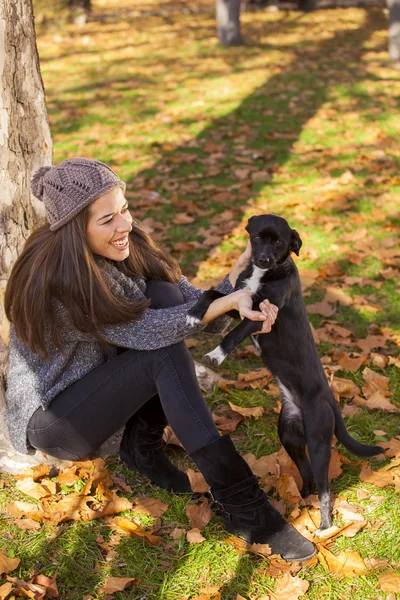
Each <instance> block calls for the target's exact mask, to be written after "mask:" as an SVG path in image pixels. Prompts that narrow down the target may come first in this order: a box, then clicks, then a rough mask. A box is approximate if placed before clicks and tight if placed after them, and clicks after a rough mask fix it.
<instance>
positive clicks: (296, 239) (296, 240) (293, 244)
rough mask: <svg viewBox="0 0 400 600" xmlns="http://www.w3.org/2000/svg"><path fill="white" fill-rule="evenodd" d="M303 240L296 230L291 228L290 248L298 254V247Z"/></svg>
mask: <svg viewBox="0 0 400 600" xmlns="http://www.w3.org/2000/svg"><path fill="white" fill-rule="evenodd" d="M302 245H303V242H302V241H301V238H300V236H299V234H298V233H297V231H296V230H295V229H292V237H291V239H290V250H291V251H292V252H294V253H295V254H297V256H299V252H300V248H301V247H302Z"/></svg>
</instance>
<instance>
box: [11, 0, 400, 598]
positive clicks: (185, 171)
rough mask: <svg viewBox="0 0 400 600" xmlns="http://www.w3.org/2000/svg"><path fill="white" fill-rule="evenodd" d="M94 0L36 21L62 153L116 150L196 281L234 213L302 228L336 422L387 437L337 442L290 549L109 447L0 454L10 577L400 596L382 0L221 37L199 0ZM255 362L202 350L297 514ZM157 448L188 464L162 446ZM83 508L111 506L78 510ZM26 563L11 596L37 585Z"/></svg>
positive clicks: (397, 379) (394, 297) (91, 592)
mask: <svg viewBox="0 0 400 600" xmlns="http://www.w3.org/2000/svg"><path fill="white" fill-rule="evenodd" d="M94 5H95V10H94V17H95V18H94V19H92V20H91V21H89V22H88V23H87V25H86V26H85V27H84V28H82V29H77V28H74V27H72V26H68V27H66V28H65V29H63V30H60V31H59V30H48V31H42V32H40V33H39V34H38V40H37V42H38V49H39V55H40V60H41V70H42V76H43V80H44V85H45V88H46V100H47V107H48V114H49V120H50V127H51V131H52V135H53V139H54V161H55V163H58V162H60V161H61V160H62V159H65V158H68V157H72V156H86V157H94V158H97V159H99V160H102V161H104V162H106V163H108V164H110V165H111V166H112V167H113V168H114V169H115V170H116V171H117V172H118V173H119V175H120V176H121V178H123V179H124V180H125V181H126V182H127V198H128V200H129V202H130V206H131V209H132V213H133V214H134V216H135V217H136V218H138V219H140V220H141V221H142V222H143V223H144V224H145V226H146V227H147V228H148V229H149V231H151V232H152V235H154V237H155V238H156V239H158V240H159V241H160V243H162V244H163V245H164V246H165V247H166V248H168V249H169V250H170V251H171V252H172V253H173V255H174V256H175V257H176V258H177V259H178V260H179V263H180V265H181V268H182V271H183V273H184V274H185V275H187V276H188V277H189V278H190V279H192V280H193V282H194V283H195V284H196V285H198V286H203V287H207V286H209V285H212V284H215V283H216V282H218V281H220V280H221V279H222V277H223V276H224V275H225V274H226V273H227V272H228V271H229V268H230V267H231V266H232V264H233V262H234V261H235V259H236V258H237V257H238V256H239V254H240V253H241V252H242V251H243V249H244V247H245V244H246V233H245V231H244V226H245V224H246V222H247V219H248V218H249V216H251V215H254V214H260V213H264V212H274V213H276V214H280V215H282V216H284V217H286V218H287V219H288V220H289V222H290V224H291V225H292V227H294V228H296V229H297V230H298V231H299V233H300V235H301V237H302V239H303V248H302V250H301V252H300V257H299V258H297V259H296V260H297V264H298V267H299V269H300V272H301V276H302V282H303V288H304V295H305V300H306V303H307V305H308V307H309V316H310V321H311V323H312V325H313V327H314V333H315V338H316V340H317V342H318V348H319V352H320V355H321V358H322V359H323V362H324V365H325V368H326V372H327V376H328V377H329V379H330V382H331V385H332V388H333V390H334V392H335V394H336V396H337V399H338V402H340V405H341V407H342V410H343V413H344V415H345V419H346V423H347V426H348V428H349V430H350V432H351V434H352V435H353V436H354V437H356V438H357V439H359V440H362V441H365V442H367V443H372V444H375V443H379V444H382V445H385V444H386V445H387V447H388V448H389V453H388V455H389V456H388V458H387V459H386V460H385V461H383V462H382V461H380V462H378V461H377V460H375V459H374V460H373V461H371V465H372V469H369V467H368V465H365V464H361V462H360V461H359V460H358V459H357V458H355V457H354V456H351V455H350V454H349V453H348V452H347V451H345V450H344V449H343V448H342V447H340V446H337V447H336V448H335V449H334V450H333V456H334V459H335V464H334V465H332V476H333V480H332V491H333V493H334V495H335V515H334V521H335V525H336V529H335V531H334V532H333V533H332V537H331V538H329V539H327V540H323V541H322V542H321V543H320V546H319V554H318V559H316V560H314V561H311V563H310V564H307V565H304V566H302V567H301V568H300V570H299V569H298V568H296V567H294V566H292V567H290V569H289V567H285V565H282V564H281V563H280V562H279V561H276V560H272V559H268V557H265V556H263V555H262V552H261V555H260V552H258V553H257V552H254V549H253V552H247V553H246V552H244V551H243V549H241V548H240V547H238V544H237V543H235V540H232V539H229V536H228V535H227V534H225V533H224V532H223V530H222V528H221V525H220V522H219V521H218V519H217V518H213V519H212V520H211V521H210V522H209V523H208V524H207V525H205V524H204V523H205V522H206V521H207V518H206V517H204V513H206V514H207V511H206V509H205V507H204V506H200V507H197V508H196V504H195V503H193V501H191V500H190V498H189V497H187V496H184V497H177V496H173V495H171V494H169V493H167V492H164V491H163V490H159V489H157V488H156V487H155V486H152V485H150V484H149V483H148V482H147V481H146V480H145V479H144V478H143V477H141V476H138V475H136V474H134V473H132V472H130V471H129V470H127V469H126V468H124V467H123V466H122V465H121V464H120V462H119V460H118V458H117V457H115V456H114V457H109V458H106V463H105V464H104V465H103V464H102V463H101V462H99V461H97V462H96V463H88V464H86V465H84V466H81V467H78V466H75V467H73V469H72V470H70V471H67V472H66V473H64V474H57V473H56V472H53V473H50V474H49V473H46V472H44V471H43V473H41V474H36V479H37V481H36V483H35V484H33V477H26V478H25V479H19V480H17V479H15V478H14V477H12V476H4V477H3V479H2V483H1V488H0V502H1V508H2V510H3V512H2V513H1V515H0V527H1V531H2V535H1V537H2V542H1V548H2V549H4V550H5V551H6V555H4V554H3V555H1V556H3V558H2V559H1V557H0V566H2V567H3V570H4V571H7V570H8V571H9V577H12V578H14V581H10V582H9V583H10V585H12V586H14V588H15V587H17V588H18V586H20V587H21V585H22V584H21V582H22V581H25V582H32V579H33V578H34V577H35V576H38V575H42V576H45V577H47V578H50V579H43V578H42V579H40V577H39V579H37V580H36V585H41V584H42V586H43V587H44V588H46V587H47V594H50V595H48V596H46V597H51V593H52V592H51V591H49V589H50V588H52V589H53V596H54V593H55V592H54V583H53V584H52V583H51V578H54V581H56V582H57V585H58V590H59V597H60V598H62V600H83V599H84V598H86V599H87V600H89V599H91V598H93V599H97V598H102V597H109V598H116V599H118V600H123V599H125V598H132V599H133V598H135V599H139V598H141V599H144V598H146V599H149V600H157V599H163V600H180V599H182V600H183V599H188V600H189V599H191V600H194V599H195V598H197V599H202V600H207V598H215V599H218V598H222V599H223V600H240V599H241V598H245V599H248V600H261V599H263V600H267V598H268V597H269V598H271V599H272V598H282V599H283V598H285V600H293V599H295V598H298V597H299V596H301V594H304V597H305V598H309V599H310V600H311V599H313V600H314V599H315V600H316V599H319V600H320V599H329V600H342V599H346V600H347V599H348V598H350V597H352V598H354V600H377V599H378V598H379V599H382V600H383V599H388V600H389V599H390V600H394V598H395V597H396V594H397V592H400V587H399V580H400V545H399V543H398V540H399V539H400V510H399V506H400V503H399V491H400V477H399V469H398V465H399V462H400V460H399V457H400V449H399V447H400V441H399V440H398V439H397V440H396V437H395V436H396V435H398V434H399V431H400V402H399V400H400V397H399V392H400V376H399V364H400V362H399V358H398V346H399V344H400V329H399V318H398V315H399V301H398V297H399V279H398V275H399V265H400V256H399V245H398V240H397V239H396V235H397V228H398V225H399V214H398V211H399V194H400V176H399V162H400V146H399V143H398V140H399V134H400V121H399V117H398V106H399V96H400V74H399V73H398V72H397V71H395V70H393V69H392V68H391V67H390V65H389V64H388V60H387V51H386V45H387V22H386V18H385V16H384V13H383V11H382V9H381V8H369V9H365V8H348V9H335V10H319V11H317V12H315V13H313V14H307V15H304V14H301V13H299V12H296V11H289V12H288V11H281V12H268V11H257V12H246V13H244V14H243V17H242V27H243V35H244V38H245V45H244V46H242V47H237V48H221V47H218V46H217V45H216V40H215V23H214V19H213V15H212V7H211V6H210V5H209V4H208V3H207V2H203V3H201V4H197V5H196V11H193V12H190V11H189V12H188V11H187V10H186V8H187V7H186V8H185V5H184V4H183V3H180V4H174V5H173V6H172V5H171V4H170V3H165V4H160V3H158V2H157V4H156V5H155V4H154V5H153V4H151V3H147V4H142V5H140V7H138V8H137V10H135V12H134V14H132V12H129V10H130V9H131V3H128V2H117V1H116V0H107V2H105V1H102V0H98V1H96V0H95V2H94ZM218 339H219V338H218V337H211V336H207V335H205V334H202V335H198V336H196V337H195V338H194V340H190V341H189V342H188V345H189V346H190V347H191V352H192V353H193V357H194V358H195V359H196V360H200V361H201V357H202V355H203V354H204V353H205V351H209V350H211V349H212V348H213V347H214V346H215V345H216V344H217V342H218ZM261 367H262V365H261V364H260V359H259V357H258V356H257V355H255V354H254V352H253V351H252V349H251V347H250V346H249V345H248V344H246V343H244V344H242V346H241V347H240V348H239V349H238V350H237V351H236V352H235V353H234V354H233V355H232V356H231V357H229V359H228V360H226V361H225V362H224V363H223V365H221V366H220V367H218V368H217V369H216V371H217V372H218V374H219V376H220V379H221V382H220V384H219V385H218V387H216V388H215V390H214V391H213V392H209V393H207V394H206V398H207V401H208V402H209V405H210V408H211V409H212V411H213V413H215V414H216V415H217V417H216V418H217V419H218V422H219V424H220V427H221V430H224V429H223V428H225V431H227V430H229V429H230V430H231V435H232V437H233V439H234V441H235V444H236V445H237V447H238V449H239V450H240V451H241V453H242V454H243V455H247V456H248V460H249V461H251V462H252V464H253V465H255V468H257V469H258V471H257V474H259V475H260V477H261V482H262V484H263V485H264V487H265V489H267V490H268V491H269V494H270V496H271V498H273V499H274V500H275V502H276V503H277V506H279V508H280V510H282V512H284V513H285V515H286V517H287V518H291V520H292V521H294V522H295V523H296V524H297V526H298V527H299V528H300V529H301V530H302V531H303V532H304V533H306V534H307V535H309V536H312V532H313V531H314V530H315V529H316V527H317V524H316V523H317V519H318V512H317V510H316V509H315V499H312V500H311V504H309V505H307V506H306V505H305V503H304V502H303V501H302V500H300V499H299V497H298V489H297V487H296V483H297V484H298V485H300V482H299V481H298V478H297V475H296V473H295V471H294V470H293V469H292V468H291V466H290V465H288V464H287V461H285V459H284V457H283V456H282V453H280V454H274V453H277V452H278V451H279V449H280V444H279V440H278V437H277V428H276V421H277V412H279V397H278V395H277V389H276V387H275V386H274V384H273V383H272V382H271V381H270V379H269V377H268V375H267V374H265V372H263V371H257V370H258V369H260V368H261ZM249 374H250V375H249ZM229 402H231V403H233V404H234V405H236V409H235V410H234V411H232V409H231V407H229V404H228V403H229ZM238 407H239V408H238ZM259 407H261V409H260V408H259ZM241 409H255V410H253V411H250V413H248V411H247V413H248V414H250V415H251V414H252V413H254V414H255V416H248V414H247V416H244V417H243V415H239V413H238V410H239V411H240V410H241ZM242 412H243V410H242ZM244 412H245V413H246V410H245V411H244ZM260 413H263V414H261V416H260ZM238 415H239V416H238ZM240 418H241V419H242V420H241V421H240ZM239 421H240V422H239ZM169 452H170V455H171V457H172V458H173V460H174V461H176V462H177V463H178V464H180V465H181V466H182V467H183V468H189V467H191V468H193V464H192V463H190V461H189V459H188V458H187V456H186V455H185V453H184V452H183V451H182V450H181V449H179V448H178V447H177V446H173V445H171V446H169ZM268 455H272V458H271V460H269V461H268V460H266V459H263V460H262V461H259V462H258V463H257V461H256V459H260V458H261V457H265V456H268ZM106 470H108V472H109V474H110V477H111V479H110V478H109V477H108V476H107V473H106ZM99 473H102V475H99ZM31 475H32V474H31ZM93 476H95V477H94V480H93ZM96 478H97V479H96ZM101 482H103V484H102V487H101V485H100V483H101ZM37 486H39V488H40V486H41V490H42V491H40V489H39V488H38V487H37ZM99 486H100V487H99ZM112 486H114V489H115V490H117V491H115V492H114V493H112V492H110V491H109V488H110V487H112ZM43 490H44V491H43ZM32 494H33V495H34V497H36V498H40V497H42V500H41V501H39V500H38V499H36V500H35V499H33V498H32ZM35 494H36V496H35ZM71 494H75V496H72V495H71ZM90 494H91V496H89V495H90ZM116 497H118V498H119V500H116ZM74 498H75V500H74ZM76 498H78V500H76ZM88 498H91V499H88ZM143 498H147V499H149V498H151V499H153V500H155V501H156V502H153V503H151V502H150V504H149V501H148V500H147V501H144V500H143ZM110 500H111V501H114V505H115V504H117V505H118V506H119V508H118V510H117V509H116V510H117V512H119V510H122V509H125V510H123V512H119V516H118V517H116V516H114V515H113V514H112V513H113V509H111V508H110V509H109V513H110V514H108V516H107V511H106V510H105V509H104V507H105V506H107V503H109V502H110ZM313 500H314V501H313ZM61 501H63V502H64V505H63V506H64V508H61V505H60V504H58V502H61ZM15 502H17V503H18V502H29V503H30V504H33V503H37V505H38V506H41V507H42V508H41V509H40V511H42V512H37V510H36V512H35V511H34V509H32V507H31V508H28V507H27V505H21V504H16V505H15ZM76 502H79V507H78V508H77V506H76ZM74 503H75V504H74ZM10 504H12V505H13V506H14V508H12V507H11V508H10V506H9V505H10ZM72 505H73V506H74V509H73V510H72V509H71V506H72ZM43 506H46V510H44V509H43ZM149 506H150V507H149ZM15 507H17V508H15ZM88 507H89V508H88ZM188 507H189V508H188ZM190 507H192V508H190ZM193 507H194V508H193ZM36 508H37V507H36ZM38 510H39V509H38ZM93 510H97V511H99V512H101V510H103V514H104V515H105V516H104V517H103V518H102V519H93V518H92V516H93ZM90 511H92V512H90ZM196 511H198V513H201V518H200V517H198V520H197V521H196V520H194V519H193V512H194V513H196ZM196 514H197V513H196ZM27 515H28V518H27ZM197 516H198V514H197ZM32 517H33V518H32ZM199 518H200V520H199ZM118 519H122V521H121V520H119V521H118ZM202 519H203V520H202ZM127 522H128V525H127ZM129 523H130V525H129ZM342 528H343V529H342ZM193 529H195V530H196V529H200V530H201V534H200V533H199V532H196V531H195V532H193ZM127 531H128V532H129V531H130V535H129V534H128V533H127ZM135 531H136V534H135ZM138 532H139V534H138ZM143 532H147V533H146V534H144V533H143ZM189 532H191V533H189ZM199 536H200V537H199ZM201 537H203V538H204V539H203V541H202V540H201ZM189 540H192V541H189ZM196 542H197V543H196ZM264 554H265V552H264ZM5 557H7V558H5ZM10 561H11V563H10ZM12 561H14V562H12ZM4 565H5V566H4ZM7 565H8V567H7ZM288 569H289V570H288ZM110 577H117V578H128V579H129V580H128V579H127V580H125V581H123V582H122V583H121V580H120V579H118V580H111V579H109V578H110ZM15 578H17V579H18V580H20V581H19V583H18V582H16V580H15ZM6 581H7V580H6V575H3V579H2V580H0V597H1V589H2V587H1V586H2V585H7V583H6ZM113 584H115V586H116V587H114V588H113V587H112V585H113ZM29 585H31V588H30V591H29V590H27V589H26V590H25V592H26V596H27V597H31V598H39V597H40V590H39V591H37V590H38V589H39V588H37V589H36V591H32V590H34V588H33V587H32V586H33V585H34V584H33V583H32V584H29ZM29 585H28V587H29ZM125 585H126V589H125V591H113V589H118V586H120V588H119V589H122V588H123V587H124V586H125ZM49 586H50V588H49ZM104 586H106V587H104ZM107 586H108V587H107ZM3 589H4V590H5V589H6V588H3ZM104 590H108V591H104ZM13 593H14V595H15V593H16V592H13ZM18 593H21V594H22V593H23V592H18ZM29 594H31V595H29ZM35 594H36V595H35ZM10 597H11V596H10Z"/></svg>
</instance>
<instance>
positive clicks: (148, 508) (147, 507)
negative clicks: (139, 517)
mask: <svg viewBox="0 0 400 600" xmlns="http://www.w3.org/2000/svg"><path fill="white" fill-rule="evenodd" d="M134 502H135V504H134V506H133V510H134V511H135V512H138V513H141V514H143V515H151V516H152V517H161V515H163V514H164V513H165V512H166V511H167V510H168V506H169V505H168V504H165V503H164V502H161V500H159V499H158V498H135V500H134Z"/></svg>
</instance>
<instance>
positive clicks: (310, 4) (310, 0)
mask: <svg viewBox="0 0 400 600" xmlns="http://www.w3.org/2000/svg"><path fill="white" fill-rule="evenodd" d="M298 6H299V9H300V10H303V11H304V12H311V11H313V10H315V9H316V8H317V0H299V1H298Z"/></svg>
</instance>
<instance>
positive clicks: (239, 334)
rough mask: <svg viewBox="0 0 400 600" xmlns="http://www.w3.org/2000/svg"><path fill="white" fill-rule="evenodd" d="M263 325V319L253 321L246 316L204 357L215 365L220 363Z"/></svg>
mask: <svg viewBox="0 0 400 600" xmlns="http://www.w3.org/2000/svg"><path fill="white" fill-rule="evenodd" d="M262 326H263V321H251V320H250V319H247V318H244V319H243V321H241V322H240V323H239V325H237V326H236V327H235V328H234V329H232V331H230V332H229V333H228V334H227V335H226V336H225V337H224V339H223V340H222V342H221V343H220V345H219V346H217V347H216V348H215V350H212V352H209V353H208V354H205V355H204V356H203V359H204V360H205V361H206V362H209V363H211V364H213V365H220V364H221V363H222V361H223V360H225V358H226V357H227V356H228V354H230V353H231V352H232V351H233V350H234V349H235V348H236V346H238V345H239V344H240V342H241V341H243V340H244V339H245V338H247V337H248V336H249V335H251V334H252V333H255V332H256V331H260V330H261V329H262Z"/></svg>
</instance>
